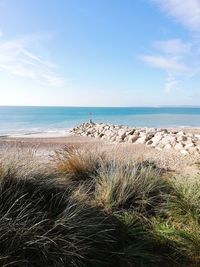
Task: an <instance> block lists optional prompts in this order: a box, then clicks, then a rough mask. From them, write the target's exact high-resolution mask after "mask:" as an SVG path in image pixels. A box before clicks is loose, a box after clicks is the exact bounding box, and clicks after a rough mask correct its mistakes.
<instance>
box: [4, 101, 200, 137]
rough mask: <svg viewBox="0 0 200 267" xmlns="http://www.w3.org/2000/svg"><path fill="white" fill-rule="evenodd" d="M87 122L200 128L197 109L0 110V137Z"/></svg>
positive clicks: (29, 108)
mask: <svg viewBox="0 0 200 267" xmlns="http://www.w3.org/2000/svg"><path fill="white" fill-rule="evenodd" d="M90 118H92V119H93V121H95V122H108V123H113V124H123V125H129V126H138V127H140V126H141V127H143V126H147V127H200V108H166V107H165V108H164V107H163V108H147V107H146V108H144V107H141V108H86V107H85V108H84V107H79V108H76V107H3V106H0V135H7V134H28V133H44V132H45V133H53V132H55V133H56V132H65V131H66V130H68V129H70V128H72V127H74V126H75V125H78V124H80V123H82V122H85V121H88V120H89V119H90Z"/></svg>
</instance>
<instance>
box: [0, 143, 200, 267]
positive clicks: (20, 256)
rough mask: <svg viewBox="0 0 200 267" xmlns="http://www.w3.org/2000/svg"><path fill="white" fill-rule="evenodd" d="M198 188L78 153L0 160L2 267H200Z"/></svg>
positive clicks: (195, 182) (149, 168)
mask: <svg viewBox="0 0 200 267" xmlns="http://www.w3.org/2000/svg"><path fill="white" fill-rule="evenodd" d="M199 203H200V183H199V179H198V177H197V178H196V179H194V178H193V179H192V181H191V182H190V179H189V180H188V182H187V183H186V182H185V181H184V182H183V181H181V179H179V180H176V179H172V178H166V175H165V177H163V173H162V171H161V170H160V169H159V168H157V167H156V166H155V165H153V164H151V163H148V162H143V163H137V162H131V161H126V160H117V159H113V158H112V157H111V156H109V157H108V156H107V155H106V154H105V153H97V152H96V151H95V152H94V151H92V150H87V151H86V150H83V149H82V150H80V149H77V148H73V149H68V148H64V149H63V150H59V151H57V152H55V154H54V155H53V157H52V158H51V160H50V161H49V162H45V161H44V162H43V163H42V162H39V161H38V160H37V159H36V157H35V155H34V153H33V151H26V152H23V150H17V151H15V152H14V151H13V152H12V156H11V155H10V154H9V155H8V154H7V155H3V156H1V159H0V266H3V267H6V266H11V267H20V266H25V267H29V266H30V267H37V266H38V267H41V266H44V267H47V266H48V267H54V266H55V267H61V266H63V267H65V266H67V267H68V266H69V267H101V266H102V267H104V266H105V267H107V266H108V267H112V266H113V267H114V266H116V267H132V266H133V267H135V266H136V267H137V266H138V267H140V266H147V267H148V266H164V267H165V266H169V267H171V266H174V267H175V266H178V267H180V266H199V265H200V215H199V214H200V213H199V211H200V204H199Z"/></svg>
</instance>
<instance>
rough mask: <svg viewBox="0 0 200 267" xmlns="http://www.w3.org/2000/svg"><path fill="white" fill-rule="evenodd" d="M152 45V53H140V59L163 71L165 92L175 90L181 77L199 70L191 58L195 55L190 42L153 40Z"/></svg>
mask: <svg viewBox="0 0 200 267" xmlns="http://www.w3.org/2000/svg"><path fill="white" fill-rule="evenodd" d="M152 47H153V51H152V53H151V54H144V55H140V59H141V60H142V61H143V62H145V63H146V64H147V65H149V66H151V67H154V68H159V69H161V70H163V71H165V73H166V75H167V78H166V81H165V85H164V91H165V92H167V93H170V92H172V91H174V90H177V89H178V88H179V87H178V85H179V79H180V78H181V77H183V76H186V75H187V76H193V75H196V74H197V73H198V72H199V67H198V64H196V62H195V60H192V59H193V58H194V57H195V55H194V52H193V49H192V48H193V45H192V43H190V42H183V41H182V40H181V39H169V40H164V41H163V40H162V41H155V42H154V43H153V45H152Z"/></svg>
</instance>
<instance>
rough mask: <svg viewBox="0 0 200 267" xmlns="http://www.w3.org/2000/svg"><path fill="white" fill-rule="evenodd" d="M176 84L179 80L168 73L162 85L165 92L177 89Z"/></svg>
mask: <svg viewBox="0 0 200 267" xmlns="http://www.w3.org/2000/svg"><path fill="white" fill-rule="evenodd" d="M178 85H179V82H178V80H177V79H176V77H175V76H173V75H172V74H168V76H167V79H166V82H165V86H164V91H165V92H166V93H170V92H172V91H174V90H177V89H179V87H178Z"/></svg>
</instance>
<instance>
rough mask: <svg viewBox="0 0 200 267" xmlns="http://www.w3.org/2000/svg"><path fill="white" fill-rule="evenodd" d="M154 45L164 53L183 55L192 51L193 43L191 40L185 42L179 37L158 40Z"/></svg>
mask: <svg viewBox="0 0 200 267" xmlns="http://www.w3.org/2000/svg"><path fill="white" fill-rule="evenodd" d="M154 47H155V48H156V49H158V50H159V51H161V52H163V53H166V54H169V55H176V56H177V55H179V56H181V55H185V54H189V53H190V52H191V48H192V44H191V43H190V42H183V41H182V40H180V39H178V38H177V39H170V40H166V41H157V42H155V43H154Z"/></svg>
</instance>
